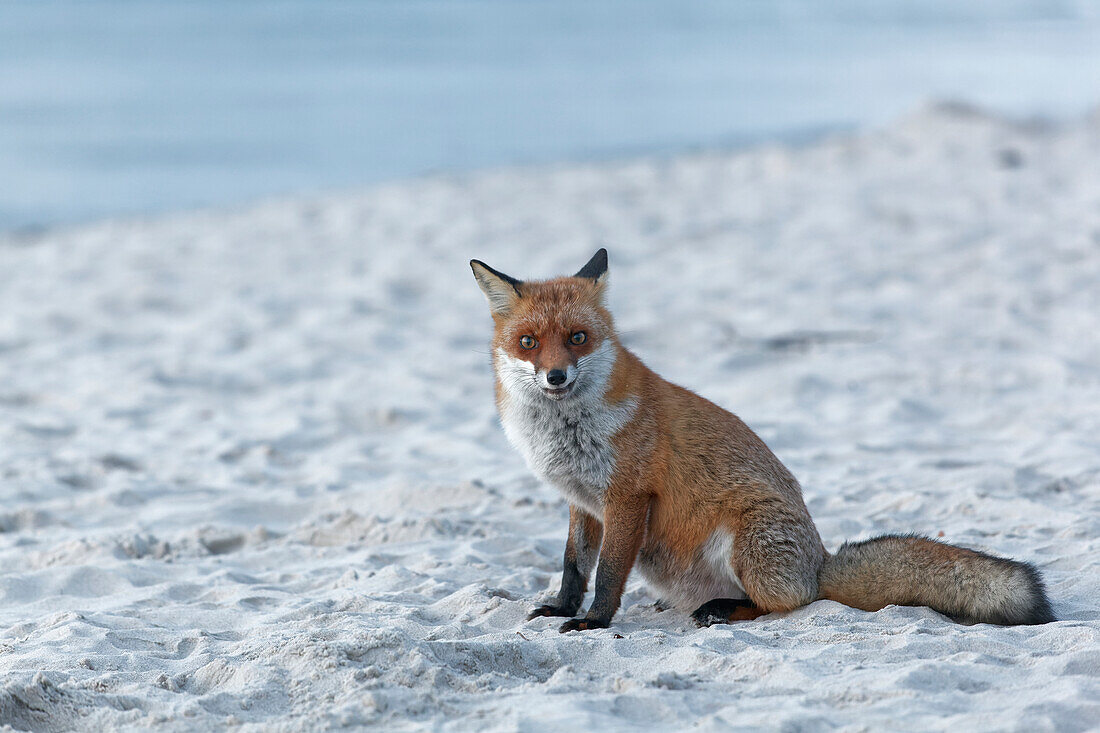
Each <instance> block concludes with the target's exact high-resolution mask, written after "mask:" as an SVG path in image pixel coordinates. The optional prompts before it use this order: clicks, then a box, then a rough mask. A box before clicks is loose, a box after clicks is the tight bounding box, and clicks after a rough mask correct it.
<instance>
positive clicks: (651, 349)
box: [0, 105, 1100, 731]
mask: <svg viewBox="0 0 1100 733" xmlns="http://www.w3.org/2000/svg"><path fill="white" fill-rule="evenodd" d="M601 245H606V246H607V247H608V248H609V250H610V253H611V283H612V285H611V294H610V302H611V306H612V308H613V311H614V312H615V313H616V315H617V318H618V324H619V327H620V330H621V332H622V334H623V339H624V341H625V343H626V344H627V345H628V346H629V347H630V348H632V349H633V350H635V351H636V352H637V353H638V354H639V355H640V356H642V358H643V359H644V360H646V361H647V363H648V364H649V365H650V366H652V367H653V368H655V369H656V370H657V371H659V372H660V373H662V374H663V375H664V376H666V377H667V378H669V379H672V380H673V381H676V382H679V383H681V384H683V385H685V386H687V387H690V388H692V389H695V390H697V391H698V392H700V393H702V394H704V395H705V396H707V397H709V398H711V399H713V400H715V401H716V402H718V403H719V404H721V405H723V406H725V407H727V408H729V409H731V410H733V411H734V412H736V413H738V414H739V415H740V416H741V417H742V418H743V419H744V420H745V421H746V422H748V423H749V425H750V426H752V427H753V428H754V429H756V430H757V431H758V432H759V433H760V434H761V436H762V437H763V438H764V439H765V440H766V441H767V442H768V443H769V445H771V447H772V448H773V449H774V450H775V451H776V453H777V454H778V455H779V456H780V458H781V459H783V461H784V462H785V463H786V464H787V465H788V466H789V467H790V468H791V469H792V471H793V472H794V473H795V474H796V475H797V476H798V477H799V478H800V480H801V481H802V483H803V486H804V489H805V495H806V500H807V503H808V505H809V507H810V510H811V513H812V514H813V515H814V517H815V519H816V521H817V524H818V527H819V529H820V531H821V534H822V536H823V538H824V540H825V543H826V546H827V547H829V548H831V549H832V548H835V547H836V546H838V545H839V544H840V543H841V542H842V541H843V540H844V539H850V538H865V537H869V536H872V535H874V534H876V533H882V532H896V531H917V532H921V533H926V534H928V535H932V536H942V537H943V539H945V540H947V541H951V542H955V543H959V544H963V545H966V546H970V547H976V548H980V549H983V550H986V551H990V552H994V553H999V554H1004V555H1009V556H1013V557H1017V558H1021V559H1027V560H1030V561H1032V562H1034V563H1036V564H1037V565H1038V567H1039V568H1040V569H1041V570H1042V573H1043V575H1044V576H1045V578H1046V579H1047V583H1048V586H1049V590H1050V594H1051V597H1052V599H1053V602H1054V609H1055V612H1056V614H1057V616H1058V618H1059V619H1060V620H1059V621H1058V622H1057V623H1054V624H1050V625H1046V626H1041V627H1016V628H1001V627H994V626H987V625H978V626H962V625H958V624H954V623H952V622H950V621H948V620H947V619H945V618H944V617H942V616H940V615H939V614H937V613H936V612H934V611H931V610H929V609H926V608H906V607H889V608H887V609H884V610H882V611H880V612H878V613H865V612H862V611H857V610H853V609H850V608H846V607H844V606H841V605H839V604H836V603H832V602H827V601H820V602H817V603H814V604H812V605H810V606H807V607H805V608H802V609H799V610H797V611H795V612H793V613H789V614H785V615H770V616H766V617H763V618H761V619H760V620H758V621H755V622H746V623H741V624H737V625H733V626H716V627H712V628H708V629H697V628H695V626H694V625H693V624H692V623H691V621H690V619H689V618H688V617H686V616H685V615H683V614H681V613H678V612H676V611H664V612H659V611H658V610H657V609H656V608H655V607H654V605H653V604H654V601H655V600H656V597H655V595H654V594H653V593H652V592H651V591H649V590H648V589H647V588H646V587H645V585H644V584H643V582H642V581H641V579H640V578H637V577H635V578H632V579H631V581H630V583H629V584H628V587H627V592H626V594H625V596H624V603H623V608H622V610H621V611H620V612H619V614H618V615H617V616H616V618H615V621H614V623H613V625H612V627H611V628H609V629H606V630H598V631H592V632H585V633H571V634H567V635H562V634H559V633H558V631H557V626H558V622H557V621H552V620H549V619H538V620H534V621H530V622H528V621H525V615H526V612H527V611H528V609H529V608H531V607H532V605H533V604H535V603H537V602H541V601H545V600H546V599H547V598H548V597H549V596H550V595H552V593H553V592H554V591H555V590H556V588H557V583H558V581H559V578H560V571H561V565H560V563H561V560H560V556H561V552H562V548H563V546H564V538H565V528H566V524H567V506H566V504H565V503H564V502H563V501H562V500H561V499H560V498H559V496H558V495H557V494H556V492H555V491H554V490H553V489H551V488H549V487H547V486H545V485H542V484H540V483H539V482H538V481H537V480H536V479H534V478H533V477H532V475H531V474H530V472H529V471H528V470H527V469H526V467H525V466H524V465H523V462H522V460H521V458H520V457H519V455H518V454H517V453H516V452H515V451H514V450H512V449H511V447H510V446H509V445H508V444H507V441H506V440H505V438H504V435H503V433H502V431H501V429H500V427H499V424H498V421H497V418H496V415H495V411H494V406H493V400H492V375H491V371H490V368H489V359H488V352H489V347H488V340H489V336H490V329H491V325H490V320H489V317H488V313H487V310H486V307H485V304H484V301H483V299H482V296H481V293H480V292H479V291H478V289H477V287H476V286H475V283H474V281H473V278H472V277H471V275H470V272H469V269H468V267H467V261H468V260H469V259H470V258H471V257H477V258H479V259H483V260H485V261H486V262H488V263H489V264H491V265H493V266H494V267H497V268H498V269H501V270H503V271H505V272H508V273H510V274H513V275H516V276H520V277H545V276H552V275H555V274H562V273H566V272H571V271H573V270H575V269H576V268H577V267H579V266H580V265H581V264H583V263H584V262H585V261H586V260H587V258H588V257H589V256H590V255H591V254H592V252H593V251H594V250H595V249H596V248H597V247H598V246H601ZM1098 334H1100V118H1098V117H1096V116H1094V117H1092V118H1089V119H1083V120H1073V121H1066V122H1062V123H1058V124H1054V123H1044V124H1039V123H1028V124H1022V123H1015V122H1010V121H1006V120H1002V119H999V118H997V117H994V116H991V115H987V114H983V113H981V112H978V111H975V110H973V109H969V108H967V107H965V106H962V105H938V106H932V107H929V108H927V109H924V110H922V111H919V112H917V113H915V114H913V115H910V116H909V117H906V118H904V119H901V120H898V121H897V122H896V123H894V124H892V125H890V126H888V127H886V128H885V129H879V130H871V131H866V132H862V133H859V134H857V135H852V136H842V137H833V138H829V139H825V140H822V141H819V142H817V143H814V144H812V145H809V146H805V147H798V148H792V147H784V146H763V147H758V148H754V149H751V150H747V151H742V152H716V153H700V154H695V155H687V156H679V157H664V158H642V159H637V160H629V161H623V162H616V163H603V164H598V165H595V164H593V165H560V166H550V167H538V168H522V169H507V170H498V171H490V172H485V173H478V174H473V175H468V176H462V177H441V178H428V179H422V180H416V181H411V182H403V183H397V184H392V185H386V186H381V187H376V188H372V189H370V190H367V191H363V192H359V193H352V194H345V195H334V196H327V197H317V198H314V199H308V200H303V199H294V200H279V201H269V202H265V203H261V204H258V205H255V206H252V207H249V208H245V209H236V210H227V211H202V212H194V213H183V214H178V215H172V216H167V217H161V218H156V219H150V220H127V221H108V222H102V223H98V224H94V225H88V226H81V227H77V228H70V229H60V230H53V231H47V232H45V233H38V234H35V233H22V234H9V235H4V236H3V237H0V472H2V478H3V482H2V484H0V486H2V492H3V493H2V496H3V502H2V504H0V723H2V724H6V725H7V726H10V727H11V728H13V729H18V730H24V729H26V730H61V729H70V728H81V729H89V730H102V729H105V728H120V729H134V730H136V729H143V728H147V727H149V726H151V725H155V724H160V725H161V727H160V729H162V730H193V729H211V728H233V729H241V730H256V731H259V730H264V731H267V730H288V731H293V730H312V729H325V728H329V729H352V728H360V727H374V726H377V727H380V728H385V729H387V730H415V729H434V730H443V731H450V730H455V731H458V730H524V731H527V730H555V729H556V730H561V729H581V730H583V729H592V730H627V729H639V728H642V729H645V728H654V729H665V730H681V729H687V728H692V727H694V728H698V729H700V730H740V729H755V728H767V729H783V730H820V729H840V730H865V729H899V728H901V729H948V728H950V729H953V730H974V729H987V730H1009V729H1027V730H1055V729H1057V730H1061V731H1066V730H1084V729H1088V728H1095V727H1096V726H1097V725H1098V721H1100V605H1098V601H1097V599H1098V598H1100V574H1098V568H1100V338H1098V337H1097V335H1098Z"/></svg>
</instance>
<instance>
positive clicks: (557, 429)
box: [500, 388, 636, 517]
mask: <svg viewBox="0 0 1100 733" xmlns="http://www.w3.org/2000/svg"><path fill="white" fill-rule="evenodd" d="M635 406H636V405H635V404H634V402H632V401H626V402H624V403H620V404H618V405H608V404H606V403H605V402H604V400H603V399H602V398H596V399H589V400H583V401H582V400H577V401H568V402H563V403H555V402H550V401H548V400H543V402H542V404H539V403H537V402H535V403H532V402H527V401H525V400H522V399H517V398H516V397H515V396H514V395H510V394H508V392H507V389H506V388H505V391H504V393H503V394H502V395H501V400H500V417H501V422H502V424H503V425H504V432H505V434H506V435H507V436H508V440H509V441H510V442H511V443H512V445H514V446H515V447H516V449H517V450H519V452H520V453H521V454H522V455H523V457H524V459H526V461H527V465H528V466H529V467H530V469H531V470H532V471H533V472H534V473H535V475H536V476H538V477H539V478H540V479H542V480H543V481H545V482H547V483H548V484H551V485H553V486H554V487H556V488H557V489H558V490H559V491H560V492H561V493H562V495H563V496H564V497H565V498H566V499H567V500H568V501H569V502H570V503H571V504H576V505H577V506H580V507H581V508H583V509H584V510H585V511H587V512H588V513H590V514H592V515H593V516H596V517H602V516H603V510H604V496H605V494H606V492H607V487H608V485H609V484H610V483H611V477H612V475H613V474H614V472H615V446H614V445H613V444H612V438H613V437H614V436H615V434H616V433H618V432H619V430H621V429H622V428H623V426H624V425H626V424H627V422H629V421H630V418H631V416H632V415H633V413H634V409H635Z"/></svg>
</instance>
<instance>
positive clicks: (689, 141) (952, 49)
mask: <svg viewBox="0 0 1100 733" xmlns="http://www.w3.org/2000/svg"><path fill="white" fill-rule="evenodd" d="M933 96H939V97H943V96H949V97H962V98H966V99H968V100H972V101H975V102H978V103H981V104H985V105H989V106H992V107H994V108H997V109H1002V110H1005V111H1008V112H1012V113H1017V114H1030V113H1043V114H1049V115H1056V116H1057V115H1066V114H1075V113H1079V112H1082V111H1084V110H1086V109H1087V108H1089V107H1091V106H1092V105H1094V104H1095V103H1096V102H1098V101H1100V3H1097V2H1085V0H1080V1H1078V2H1059V1H1058V0H1032V1H1030V2H1025V1H1022V0H988V1H974V0H972V1H970V2H965V3H960V2H955V1H954V0H908V1H905V2H890V1H888V0H858V1H857V0H749V1H742V2H702V1H701V0H675V1H668V2H656V1H646V0H611V1H608V2H590V1H583V0H556V1H555V2H549V1H540V0H365V1H363V2H337V1H328V0H312V1H307V0H284V1H283V2H277V1H276V2H258V1H248V0H195V1H192V2H166V1H158V2H152V1H145V2H142V1H138V0H80V1H76V0H73V1H70V2H45V1H44V0H0V229H9V228H15V227H37V226H44V225H49V224H54V223H58V222H69V221H74V220H81V219H88V218H93V217H100V216H105V215H115V214H131V213H144V212H154V211H160V210H166V209H176V208H182V207H193V206H199V205H207V204H215V205H220V204H229V203H234V202H239V201H243V200H250V199H254V198H258V197H261V196H263V195H267V194H275V193H288V192H313V191H317V190H321V189H329V188H338V187H346V186H353V185H358V184H363V183H369V182H374V181H379V180H383V179H391V178H399V177H405V176H412V175H418V174H423V173H426V172H432V171H451V170H465V169H470V168H475V167H483V166H494V165H502V164H511V163H528V162H541V161H551V160H559V159H590V158H600V157H610V156H617V155H622V154H628V153H634V152H643V151H670V150H677V149H682V148H688V147H701V146H730V145H738V144H742V143H744V142H746V141H750V140H755V139H759V138H763V137H773V136H780V137H784V136H785V137H790V136H804V135H807V134H813V133H814V132H815V131H820V130H823V129H829V128H836V127H845V126H851V125H864V124H875V123H880V122H882V121H884V120H886V119H888V118H890V117H892V116H894V115H897V114H900V113H902V112H905V111H907V110H909V109H911V108H913V107H914V106H915V105H917V104H919V103H920V102H922V101H923V100H925V99H927V98H929V97H933Z"/></svg>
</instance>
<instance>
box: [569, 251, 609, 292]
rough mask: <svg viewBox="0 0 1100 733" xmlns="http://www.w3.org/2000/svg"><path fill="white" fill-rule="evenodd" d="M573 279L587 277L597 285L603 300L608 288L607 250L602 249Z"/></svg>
mask: <svg viewBox="0 0 1100 733" xmlns="http://www.w3.org/2000/svg"><path fill="white" fill-rule="evenodd" d="M573 277H586V278H588V279H589V280H592V282H594V283H595V284H596V288H597V289H598V290H599V293H600V298H601V299H602V298H603V293H604V289H605V288H606V287H607V250H606V249H604V248H603V247H600V249H599V251H598V252H596V254H594V255H592V259H590V260H589V261H588V264H587V265H585V266H584V267H582V268H581V269H580V270H578V271H577V274H576V275H574V276H573Z"/></svg>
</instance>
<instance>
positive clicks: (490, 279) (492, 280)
mask: <svg viewBox="0 0 1100 733" xmlns="http://www.w3.org/2000/svg"><path fill="white" fill-rule="evenodd" d="M470 269H471V270H473V271H474V277H475V278H476V279H477V284H478V287H480V288H481V292H483V293H485V298H486V299H487V300H488V301H489V312H490V313H492V314H493V315H494V316H506V315H508V313H509V312H510V311H511V310H512V307H513V306H515V304H516V301H517V300H519V298H520V293H519V286H520V285H522V284H523V283H522V282H521V281H519V280H517V279H515V278H514V277H509V276H508V275H505V274H504V273H503V272H497V271H496V270H494V269H493V268H491V267H489V266H488V265H486V264H485V263H484V262H482V261H481V260H470Z"/></svg>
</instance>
